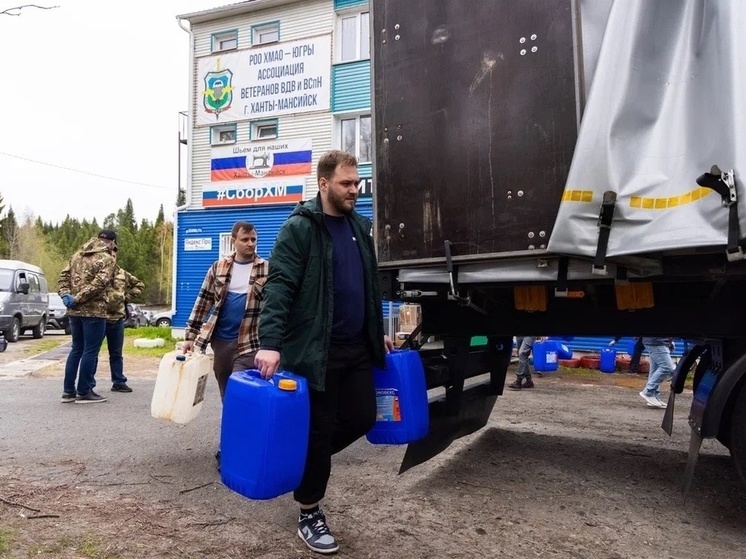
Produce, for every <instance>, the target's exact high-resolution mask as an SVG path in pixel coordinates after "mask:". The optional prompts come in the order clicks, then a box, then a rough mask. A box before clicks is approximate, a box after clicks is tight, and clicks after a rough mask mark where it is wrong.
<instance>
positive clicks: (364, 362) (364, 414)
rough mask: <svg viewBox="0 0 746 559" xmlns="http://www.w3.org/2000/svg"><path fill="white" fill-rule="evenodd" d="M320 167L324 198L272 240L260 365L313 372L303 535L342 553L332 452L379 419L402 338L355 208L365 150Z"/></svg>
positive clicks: (313, 545) (327, 158) (265, 373)
mask: <svg viewBox="0 0 746 559" xmlns="http://www.w3.org/2000/svg"><path fill="white" fill-rule="evenodd" d="M316 177H317V181H318V185H319V193H318V194H317V196H316V198H315V199H313V200H308V201H305V202H301V203H300V204H298V205H297V206H296V207H295V209H294V210H293V212H292V213H291V215H290V217H289V218H288V219H287V221H285V223H284V224H283V225H282V227H281V228H280V232H279V233H278V235H277V240H276V241H275V245H274V248H273V249H272V256H271V257H270V261H269V277H268V279H267V285H266V286H265V288H264V306H263V308H262V312H261V318H260V320H259V338H260V340H261V349H260V350H259V352H258V353H257V355H256V366H257V368H258V369H259V370H260V371H261V374H262V377H263V378H270V377H272V375H273V374H274V373H275V372H276V371H277V370H278V368H279V367H282V368H283V369H284V370H287V371H291V372H293V373H295V374H298V375H300V376H303V377H305V378H306V380H307V381H308V387H309V397H310V404H311V424H310V432H309V438H308V454H307V458H306V465H305V469H304V472H303V479H302V481H301V483H300V486H299V487H298V488H297V489H296V490H295V493H294V497H295V500H296V502H297V503H298V504H299V505H300V515H299V517H298V536H299V537H300V538H301V540H303V542H304V543H305V544H306V545H307V546H308V547H309V548H310V549H311V550H313V551H315V552H318V553H335V552H336V551H337V550H338V549H339V544H338V543H337V540H336V539H335V538H334V536H333V535H332V532H331V530H330V529H329V526H328V525H327V523H326V517H325V515H324V513H323V511H322V510H321V508H320V507H319V504H320V501H321V500H322V499H323V498H324V495H325V493H326V488H327V484H328V482H329V475H330V472H331V459H332V455H333V454H335V453H337V452H339V451H340V450H342V449H344V448H346V447H347V446H349V445H350V444H352V443H353V442H355V441H356V440H357V439H359V438H360V437H362V436H363V435H365V434H366V433H367V432H368V431H370V429H371V428H372V427H373V425H374V424H375V422H376V394H375V389H374V385H373V366H374V365H376V366H377V367H381V368H383V367H385V353H386V351H387V350H391V349H393V342H392V341H391V339H389V338H388V336H384V332H383V312H382V309H381V296H380V294H379V293H380V292H379V287H378V275H377V264H376V253H375V247H374V245H373V239H372V237H371V235H370V233H371V227H372V224H371V222H370V220H369V219H367V218H365V217H363V216H362V215H360V214H359V213H357V212H356V211H355V202H356V200H357V196H358V185H359V184H360V177H359V175H358V171H357V159H356V158H355V157H354V156H353V155H350V154H348V153H345V152H342V151H330V152H327V153H325V154H323V155H322V156H321V158H320V159H319V163H318V166H317V171H316Z"/></svg>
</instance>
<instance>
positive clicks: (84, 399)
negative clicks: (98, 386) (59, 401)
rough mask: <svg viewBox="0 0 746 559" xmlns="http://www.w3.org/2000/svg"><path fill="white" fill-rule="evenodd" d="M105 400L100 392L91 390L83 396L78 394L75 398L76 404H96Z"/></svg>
mask: <svg viewBox="0 0 746 559" xmlns="http://www.w3.org/2000/svg"><path fill="white" fill-rule="evenodd" d="M105 401H106V398H104V397H103V396H101V395H100V394H96V393H95V392H94V391H93V390H91V391H90V392H89V393H88V394H86V395H85V396H78V397H77V398H75V403H76V404H98V403H101V402H105Z"/></svg>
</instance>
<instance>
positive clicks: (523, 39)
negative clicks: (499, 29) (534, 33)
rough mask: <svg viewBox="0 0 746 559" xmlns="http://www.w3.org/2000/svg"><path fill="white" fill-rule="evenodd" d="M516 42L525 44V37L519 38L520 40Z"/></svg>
mask: <svg viewBox="0 0 746 559" xmlns="http://www.w3.org/2000/svg"><path fill="white" fill-rule="evenodd" d="M518 42H519V43H521V44H523V43H525V42H526V37H521V38H520V39H519V40H518Z"/></svg>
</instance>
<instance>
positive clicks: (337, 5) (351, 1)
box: [334, 0, 368, 11]
mask: <svg viewBox="0 0 746 559" xmlns="http://www.w3.org/2000/svg"><path fill="white" fill-rule="evenodd" d="M358 6H359V7H367V6H368V0H334V10H335V11H340V10H346V9H347V8H355V7H358Z"/></svg>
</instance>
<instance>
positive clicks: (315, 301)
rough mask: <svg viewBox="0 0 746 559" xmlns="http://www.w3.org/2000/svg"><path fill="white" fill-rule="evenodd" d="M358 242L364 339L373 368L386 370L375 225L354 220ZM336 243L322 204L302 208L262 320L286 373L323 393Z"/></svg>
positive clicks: (284, 244)
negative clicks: (372, 231)
mask: <svg viewBox="0 0 746 559" xmlns="http://www.w3.org/2000/svg"><path fill="white" fill-rule="evenodd" d="M349 220H350V225H351V226H352V230H353V232H354V235H355V237H356V238H357V239H358V246H359V247H360V255H361V257H362V262H363V274H364V277H365V316H366V326H365V329H364V333H365V335H366V338H367V339H368V340H369V343H370V347H371V352H372V359H373V364H374V365H376V366H378V367H381V368H383V367H384V366H385V348H384V345H383V313H382V311H381V298H380V295H379V288H378V274H377V264H376V256H375V248H374V246H373V239H372V237H371V235H370V232H371V225H372V224H371V222H370V220H369V219H367V218H366V217H363V216H362V215H360V214H359V213H357V212H354V211H353V212H352V213H351V214H350V215H349ZM333 277H334V265H333V260H332V237H331V235H330V234H329V232H328V231H327V229H326V225H325V224H324V214H323V212H322V211H321V199H320V196H319V195H317V196H316V199H315V200H308V201H305V202H300V203H299V204H298V205H297V206H296V207H295V209H294V210H293V213H292V214H290V217H289V218H288V219H287V221H286V222H285V223H284V224H283V225H282V227H281V228H280V232H279V233H278V234H277V239H276V241H275V245H274V248H273V249H272V254H271V255H270V258H269V275H268V278H267V283H266V285H265V286H264V302H263V306H262V311H261V315H260V317H259V339H260V341H261V348H262V349H273V350H277V351H279V352H280V356H281V360H280V366H281V368H282V369H284V370H286V371H289V372H291V373H295V374H297V375H300V376H302V377H304V378H305V379H306V380H307V382H308V386H309V388H311V389H313V390H317V391H323V390H324V386H325V381H326V364H327V356H328V353H329V345H330V342H331V333H332V321H333V315H334V308H333V304H334V303H333V302H334V286H333Z"/></svg>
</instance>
